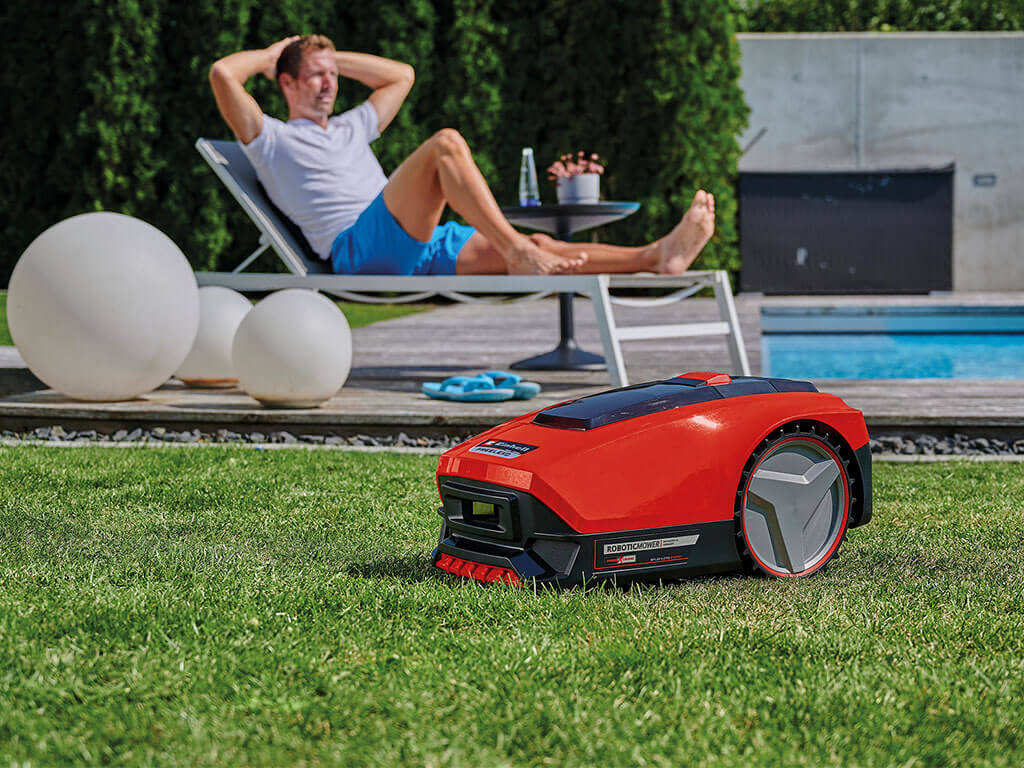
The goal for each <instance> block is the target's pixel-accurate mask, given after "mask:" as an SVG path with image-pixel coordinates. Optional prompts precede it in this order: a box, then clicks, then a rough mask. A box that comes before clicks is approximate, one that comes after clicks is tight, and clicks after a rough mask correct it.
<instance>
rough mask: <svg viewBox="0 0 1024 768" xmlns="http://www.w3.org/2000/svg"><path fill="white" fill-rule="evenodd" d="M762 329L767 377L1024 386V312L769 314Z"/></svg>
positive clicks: (820, 310)
mask: <svg viewBox="0 0 1024 768" xmlns="http://www.w3.org/2000/svg"><path fill="white" fill-rule="evenodd" d="M761 322H762V337H761V353H762V371H763V373H764V375H766V376H778V377H782V378H793V379H832V378H836V379H906V378H913V379H1024V307H912V308H911V307H842V308H834V307H800V308H789V307H787V308H769V307H765V308H763V309H762V314H761Z"/></svg>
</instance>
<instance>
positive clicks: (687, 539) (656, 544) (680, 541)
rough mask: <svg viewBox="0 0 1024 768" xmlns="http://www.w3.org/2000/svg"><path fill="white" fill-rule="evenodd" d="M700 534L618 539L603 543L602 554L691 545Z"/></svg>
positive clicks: (618, 553)
mask: <svg viewBox="0 0 1024 768" xmlns="http://www.w3.org/2000/svg"><path fill="white" fill-rule="evenodd" d="M699 538H700V534H695V535H693V536H673V537H671V538H667V539H644V540H642V541H618V542H615V543H614V544H605V545H604V554H606V555H620V554H622V553H624V552H647V551H649V550H652V549H673V548H675V547H692V546H693V545H694V544H696V543H697V539H699Z"/></svg>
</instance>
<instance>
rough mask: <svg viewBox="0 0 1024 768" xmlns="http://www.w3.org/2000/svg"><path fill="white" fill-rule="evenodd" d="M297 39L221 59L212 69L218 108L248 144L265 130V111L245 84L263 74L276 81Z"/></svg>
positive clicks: (240, 137) (211, 77)
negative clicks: (281, 61)
mask: <svg viewBox="0 0 1024 768" xmlns="http://www.w3.org/2000/svg"><path fill="white" fill-rule="evenodd" d="M296 39H297V38H296V37H286V38H285V39H284V40H278V41H277V42H276V43H274V44H273V45H271V46H269V47H267V48H264V49H263V50H261V51H238V53H232V54H231V55H230V56H225V57H224V58H223V59H218V60H217V61H215V62H214V64H213V66H212V67H210V87H212V88H213V96H214V98H215V99H216V100H217V109H219V110H220V114H221V117H223V118H224V122H226V123H227V124H228V127H230V128H231V130H232V132H233V133H234V134H235V136H236V137H238V140H239V141H240V142H242V143H243V144H248V143H249V142H251V141H252V140H253V139H255V138H256V137H257V136H259V135H260V131H261V130H263V110H262V109H260V105H259V104H257V103H256V99H254V98H253V97H252V96H250V95H249V92H248V91H246V90H245V81H246V80H248V79H249V78H250V77H252V76H253V75H256V74H259V73H260V72H262V73H263V74H264V75H265V76H266V77H268V78H270V79H271V80H273V79H274V74H275V70H276V68H277V59H278V57H280V55H281V51H283V50H284V48H285V46H286V45H288V43H290V42H291V41H292V40H296Z"/></svg>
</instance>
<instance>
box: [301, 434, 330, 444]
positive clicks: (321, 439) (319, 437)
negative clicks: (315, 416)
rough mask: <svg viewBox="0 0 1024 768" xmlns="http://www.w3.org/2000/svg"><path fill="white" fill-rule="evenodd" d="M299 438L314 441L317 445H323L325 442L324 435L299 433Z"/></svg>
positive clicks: (309, 441)
mask: <svg viewBox="0 0 1024 768" xmlns="http://www.w3.org/2000/svg"><path fill="white" fill-rule="evenodd" d="M299 440H301V441H302V442H304V443H313V444H316V445H322V444H323V442H324V436H323V435H299Z"/></svg>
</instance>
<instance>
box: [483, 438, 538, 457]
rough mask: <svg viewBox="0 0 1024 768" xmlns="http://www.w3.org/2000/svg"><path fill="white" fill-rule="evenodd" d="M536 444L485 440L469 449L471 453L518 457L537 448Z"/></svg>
mask: <svg viewBox="0 0 1024 768" xmlns="http://www.w3.org/2000/svg"><path fill="white" fill-rule="evenodd" d="M536 448H537V446H536V445H527V444H526V443H514V442H512V441H511V440H495V439H494V438H491V439H490V440H484V441H483V442H482V443H480V444H479V445H474V446H473V447H472V448H470V449H469V452H470V453H483V454H486V455H487V456H498V457H500V458H502V459H518V458H519V457H520V456H522V455H523V454H524V453H529V452H530V451H533V450H536Z"/></svg>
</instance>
